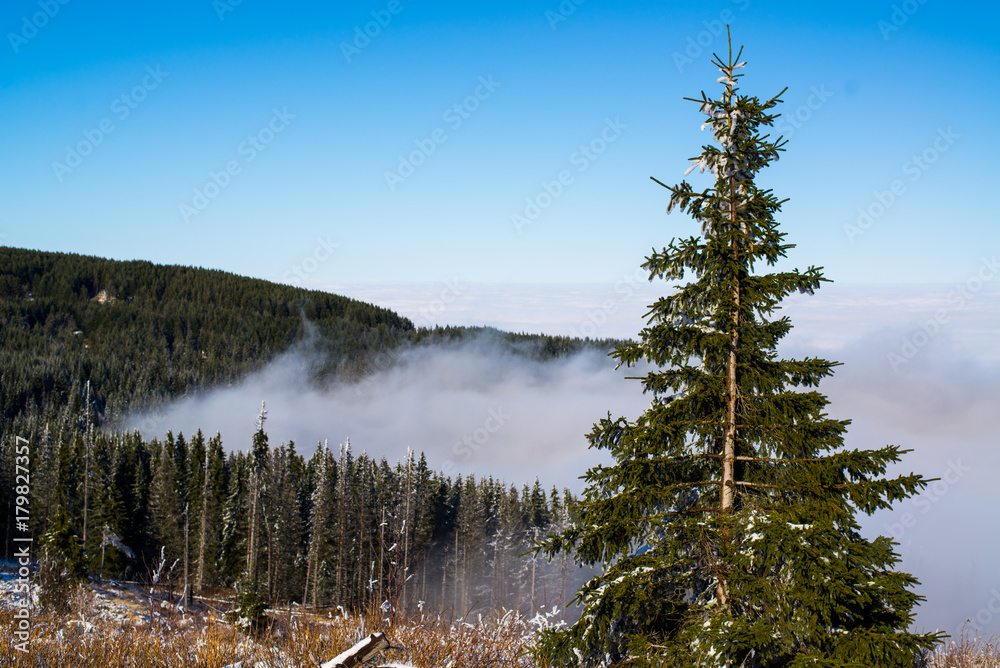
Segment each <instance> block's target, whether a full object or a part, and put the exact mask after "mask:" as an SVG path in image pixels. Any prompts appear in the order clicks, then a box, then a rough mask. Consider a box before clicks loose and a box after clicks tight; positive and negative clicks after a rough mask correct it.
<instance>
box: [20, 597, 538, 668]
mask: <svg viewBox="0 0 1000 668" xmlns="http://www.w3.org/2000/svg"><path fill="white" fill-rule="evenodd" d="M133 593H134V594H135V595H133V596H129V595H127V594H128V592H122V591H120V590H113V591H109V589H108V588H105V589H103V590H94V591H90V590H86V589H81V590H79V591H78V592H77V593H76V594H74V597H73V601H72V604H71V612H70V613H69V614H65V615H58V616H57V615H53V614H48V613H39V614H37V615H33V617H32V620H31V621H32V625H31V639H30V641H29V644H28V648H29V652H28V653H27V654H25V653H23V652H20V651H18V650H17V649H15V647H14V644H13V643H12V642H10V636H9V634H5V635H7V636H8V640H7V642H4V643H0V666H10V667H11V668H21V667H28V666H31V667H35V666H60V667H61V666H70V665H72V666H74V667H79V668H111V667H115V668H118V667H124V666H128V667H132V668H152V667H154V666H156V667H160V666H164V667H166V666H170V667H171V668H175V667H176V668H182V667H184V668H186V667H188V666H190V667H191V668H196V667H197V668H224V667H225V666H233V668H236V666H239V668H250V667H252V666H256V667H259V668H265V667H267V668H293V667H294V668H298V667H300V666H303V667H310V668H312V667H315V666H316V665H318V663H320V662H324V661H329V660H330V659H332V658H333V657H334V656H336V655H337V654H340V653H341V652H342V651H344V650H345V649H347V648H349V647H351V646H353V645H354V644H355V643H356V642H358V641H359V640H361V639H363V638H364V637H365V636H367V635H368V634H369V633H371V632H373V631H383V632H385V633H386V635H387V636H388V637H389V639H390V640H391V641H392V643H393V646H394V647H401V648H403V649H392V650H389V651H387V652H386V653H385V655H384V656H383V657H381V658H382V659H383V660H384V661H385V662H390V663H402V664H409V665H412V666H416V667H417V668H445V667H446V666H448V667H450V668H466V667H467V668H491V667H493V666H496V667H497V668H500V666H503V667H505V668H507V667H509V666H513V667H515V668H517V667H518V666H523V667H527V666H529V665H530V664H531V662H530V660H529V659H528V657H527V656H526V655H525V650H526V648H527V646H528V645H529V644H530V642H531V638H532V637H533V635H534V631H535V629H536V624H533V623H532V622H530V621H529V620H527V619H525V618H524V617H523V616H521V615H518V614H517V613H515V612H507V613H504V614H501V615H499V616H494V617H492V618H485V617H484V618H482V619H480V618H477V619H475V620H473V621H471V622H469V623H467V622H462V621H458V622H453V621H450V620H448V619H446V618H445V617H444V616H443V615H439V614H422V615H419V616H417V617H414V618H410V619H406V620H400V621H394V620H392V619H389V618H380V617H373V616H368V617H367V618H364V619H359V618H355V617H345V616H343V615H339V616H338V615H336V614H335V613H325V614H323V615H318V614H302V613H292V612H278V613H275V614H273V615H272V616H271V617H270V625H269V627H268V628H267V629H264V630H262V631H261V632H260V633H259V634H257V635H256V636H254V637H251V636H247V635H245V634H243V633H240V632H239V631H237V630H236V629H235V628H234V627H233V625H231V624H228V623H225V622H222V621H220V615H219V614H217V613H216V611H213V610H211V609H209V608H206V607H202V609H201V610H200V611H196V612H192V613H182V612H180V611H178V610H177V609H176V608H164V607H162V605H161V606H156V605H154V606H150V605H149V604H148V603H146V604H143V602H142V595H141V593H139V592H133ZM119 594H125V595H119ZM0 627H2V628H4V629H13V628H15V620H14V617H13V612H11V611H9V610H5V611H2V612H0Z"/></svg>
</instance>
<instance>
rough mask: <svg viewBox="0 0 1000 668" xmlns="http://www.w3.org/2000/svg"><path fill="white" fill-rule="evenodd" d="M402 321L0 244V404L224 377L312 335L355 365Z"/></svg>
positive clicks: (72, 399)
mask: <svg viewBox="0 0 1000 668" xmlns="http://www.w3.org/2000/svg"><path fill="white" fill-rule="evenodd" d="M412 331H413V324H412V323H411V322H410V321H409V320H407V319H406V318H402V317H400V316H399V315H397V314H395V313H393V312H392V311H390V310H388V309H384V308H379V307H376V306H372V305H370V304H366V303H363V302H359V301H355V300H352V299H348V298H346V297H340V296H337V295H332V294H328V293H325V292H319V291H313V290H304V289H301V288H295V287H291V286H287V285H278V284H275V283H269V282H267V281H263V280H259V279H253V278H245V277H241V276H236V275H234V274H229V273H226V272H222V271H215V270H207V269H193V268H189V267H179V266H157V265H154V264H152V263H150V262H142V261H131V262H119V261H114V260H105V259H101V258H96V257H87V256H82V255H73V254H65V253H47V252H40V251H31V250H21V249H15V248H6V247H0V409H2V411H3V415H4V416H5V417H7V418H10V417H12V416H14V415H16V414H18V413H21V412H22V411H24V410H31V409H33V408H42V407H44V406H46V405H52V404H55V405H65V404H67V403H69V404H72V403H76V402H78V400H79V397H80V395H81V393H82V392H83V389H84V388H83V386H84V384H85V383H86V381H87V380H89V381H90V383H91V393H92V398H93V399H94V401H95V405H96V406H97V408H98V410H99V412H101V413H106V412H108V411H111V412H116V411H120V410H123V409H125V408H126V407H127V406H128V405H130V404H132V405H134V404H139V405H143V404H146V403H149V402H150V401H156V400H158V399H163V398H167V397H170V396H175V395H178V394H183V393H184V392H187V391H189V390H191V389H194V388H197V387H201V386H208V385H214V384H218V383H225V382H231V381H233V380H235V379H237V378H239V377H241V376H242V375H244V374H245V373H247V372H248V371H251V370H253V369H255V368H259V367H260V366H261V365H262V364H264V363H266V362H267V361H268V360H270V359H271V358H272V357H273V356H274V355H275V354H276V353H278V352H281V351H282V350H285V349H287V348H288V347H289V346H290V345H292V344H293V343H294V342H295V341H296V340H300V339H303V338H305V337H307V336H309V335H312V336H313V337H314V338H315V339H316V340H317V342H318V343H317V345H319V346H320V348H321V350H322V351H323V352H324V353H327V354H326V355H325V356H324V357H325V359H326V364H325V367H324V368H323V369H321V370H318V371H319V373H320V374H321V375H328V374H340V373H344V374H356V373H360V372H363V371H364V368H365V366H366V364H367V363H368V361H369V360H371V358H372V356H373V355H376V354H378V353H379V352H380V351H385V350H390V349H393V348H395V347H397V346H398V345H399V344H400V343H401V342H402V341H404V340H405V339H406V338H407V336H408V335H409V334H411V333H412Z"/></svg>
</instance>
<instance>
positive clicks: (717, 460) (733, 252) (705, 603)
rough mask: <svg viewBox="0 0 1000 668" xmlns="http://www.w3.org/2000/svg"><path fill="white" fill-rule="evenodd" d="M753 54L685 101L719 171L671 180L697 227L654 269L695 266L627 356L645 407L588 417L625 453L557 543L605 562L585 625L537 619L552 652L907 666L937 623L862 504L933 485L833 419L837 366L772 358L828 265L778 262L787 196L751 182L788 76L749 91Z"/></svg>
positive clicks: (662, 659)
mask: <svg viewBox="0 0 1000 668" xmlns="http://www.w3.org/2000/svg"><path fill="white" fill-rule="evenodd" d="M739 58H740V54H737V55H736V58H735V59H734V58H733V53H732V48H730V49H729V55H728V59H727V60H725V61H723V60H722V59H720V58H719V57H718V56H716V57H715V60H714V61H713V62H714V64H715V65H716V66H717V67H718V68H719V71H720V72H721V73H722V76H721V77H719V79H718V83H720V84H721V85H722V87H723V90H722V93H721V96H720V97H719V98H718V99H714V98H710V97H708V96H707V95H706V94H705V93H702V95H701V98H699V99H692V100H691V101H693V102H695V103H696V104H697V105H698V106H699V108H700V110H701V112H702V113H704V114H706V115H707V116H708V120H707V121H706V122H705V124H704V125H703V126H702V129H703V130H704V129H706V128H708V129H710V130H711V132H712V135H713V138H714V143H712V144H710V145H706V146H704V147H703V150H702V153H701V155H699V156H698V157H696V158H694V159H692V163H693V164H692V165H691V168H690V169H688V172H687V173H690V172H691V171H692V170H693V169H695V168H699V167H700V168H701V170H702V171H705V170H708V171H709V172H711V174H713V175H714V184H713V186H712V187H709V188H707V189H705V190H702V191H697V190H695V189H694V188H693V187H692V186H691V185H690V184H689V183H687V182H681V183H680V185H677V186H665V185H664V184H662V183H661V184H660V185H664V187H665V188H667V189H668V190H669V191H670V202H669V205H668V208H667V211H668V212H669V211H670V210H672V209H675V208H676V209H679V210H680V211H681V212H683V213H686V214H688V215H689V216H690V217H691V218H693V219H694V220H695V221H697V223H699V224H700V227H701V236H697V237H690V238H686V239H674V240H673V241H672V242H671V243H670V245H669V246H668V247H667V248H664V249H663V250H662V251H659V252H656V251H654V252H653V253H652V255H650V256H649V257H648V258H647V259H646V262H645V264H644V265H643V267H644V268H645V269H646V270H648V271H649V274H650V280H653V279H654V278H660V279H667V280H673V281H681V280H682V279H684V278H685V277H688V280H689V282H686V283H683V284H679V285H676V286H675V288H674V290H673V291H672V292H671V293H670V294H669V296H666V297H663V298H661V299H659V300H658V301H656V302H655V303H654V304H653V305H652V306H651V311H650V313H649V314H648V320H647V326H646V327H645V329H643V331H642V332H641V334H640V337H639V341H638V342H631V343H628V344H626V345H624V346H622V347H620V348H618V349H617V350H616V351H615V353H614V356H615V357H616V359H617V360H618V361H619V363H620V364H624V365H626V366H630V367H631V366H635V365H637V364H640V363H648V364H649V365H650V368H651V369H652V370H650V371H649V372H648V373H646V375H645V376H643V377H642V378H641V380H642V385H643V389H644V391H645V392H646V393H649V394H651V395H652V397H653V400H652V403H651V405H650V407H649V409H648V410H646V411H645V413H643V414H642V416H640V417H639V418H638V419H637V420H635V421H634V422H630V421H627V420H625V419H624V418H618V419H612V417H611V415H610V414H609V415H608V418H607V419H603V420H601V421H600V422H599V423H598V424H596V425H595V426H594V430H593V431H592V433H591V434H590V437H589V438H590V442H591V446H592V447H597V448H602V449H606V450H609V451H610V453H611V454H612V455H613V457H614V459H615V462H614V464H613V465H610V466H607V467H605V466H598V467H596V468H593V469H591V470H590V471H589V472H588V473H587V475H586V479H587V481H588V488H587V490H586V494H585V497H584V498H583V499H582V500H581V502H580V503H579V504H578V505H577V507H576V515H575V517H574V522H573V524H572V526H571V527H570V528H569V529H567V530H565V531H563V532H561V533H559V534H556V535H555V536H554V537H553V538H551V539H550V540H548V541H547V542H546V543H544V545H543V549H544V551H545V552H547V553H548V554H549V555H550V556H554V555H555V554H557V553H560V552H565V551H567V550H571V549H575V550H576V555H577V558H578V560H579V561H581V562H583V563H586V564H591V565H599V566H602V567H603V570H604V573H603V574H602V575H600V576H597V577H595V578H593V579H592V580H591V581H590V582H588V583H587V584H586V585H584V587H583V588H582V589H581V590H580V592H579V593H578V599H579V601H580V602H581V603H582V604H583V606H584V611H583V615H582V617H581V618H580V620H579V622H577V623H576V624H574V625H573V626H572V627H570V628H568V629H565V630H561V631H552V632H548V633H546V634H543V637H542V638H541V640H540V642H539V644H538V646H537V652H538V654H539V656H540V658H542V659H543V660H545V661H546V662H549V663H556V664H560V663H563V664H582V665H599V664H611V663H619V662H626V661H628V662H635V663H638V664H648V665H664V666H734V667H735V666H740V667H744V668H755V667H764V666H768V667H770V666H805V665H809V666H894V667H900V668H903V667H904V666H905V667H906V668H910V667H911V666H913V665H914V660H915V659H916V658H918V657H919V656H920V654H921V652H922V651H923V650H925V649H927V648H929V647H931V646H932V645H933V643H934V642H935V640H936V639H937V637H936V636H934V635H930V634H927V635H916V634H911V633H909V632H907V631H906V629H907V627H908V625H909V624H910V622H911V621H912V612H911V611H912V608H913V606H914V604H915V603H917V602H918V601H919V600H920V597H919V596H917V595H916V594H915V593H913V591H912V587H913V586H914V585H915V584H916V581H915V580H914V578H912V577H911V576H909V575H907V574H904V573H901V572H899V571H897V570H896V564H897V562H898V559H899V558H898V556H897V555H896V554H895V552H894V550H893V543H892V542H891V541H890V540H889V539H888V538H885V537H878V538H875V539H874V540H868V539H866V538H864V537H862V535H861V532H860V527H859V525H858V523H857V520H856V516H857V515H858V513H866V514H867V513H872V512H874V511H876V510H878V509H880V508H887V507H889V506H890V505H891V504H892V503H893V502H894V501H898V500H900V499H904V498H906V497H908V496H911V495H913V494H915V493H917V492H918V491H919V490H920V489H922V488H923V487H924V486H925V485H926V483H927V481H926V480H924V479H923V478H921V477H920V476H917V475H914V474H910V475H904V476H899V477H896V478H887V477H886V476H885V473H886V469H887V467H888V466H889V465H890V464H892V463H894V462H897V461H899V459H900V455H902V454H903V453H904V452H906V451H904V450H901V449H900V448H899V447H897V446H886V447H883V448H880V449H876V450H848V449H846V448H845V447H844V443H843V434H844V432H845V430H846V428H847V426H848V421H840V420H833V419H831V418H829V417H828V416H827V415H826V413H825V412H824V411H825V407H826V405H827V399H826V397H825V396H823V395H822V394H820V393H819V392H818V391H817V390H816V389H815V388H816V386H817V385H818V383H819V382H820V381H821V380H822V379H823V378H825V377H827V376H829V375H831V374H832V372H833V368H834V367H835V366H836V365H837V363H835V362H830V361H827V360H824V359H819V358H806V359H781V358H779V356H778V353H777V346H778V343H779V341H780V340H781V339H782V338H783V337H784V336H785V335H786V334H787V333H788V332H789V330H790V329H791V323H790V321H789V319H788V318H787V317H778V316H777V315H775V311H776V310H778V309H779V308H780V307H779V304H780V302H781V300H782V299H783V298H784V297H786V296H787V295H789V294H791V293H793V292H796V291H799V292H806V293H812V292H813V291H814V290H815V289H817V288H818V287H819V286H820V284H821V282H822V281H825V280H826V279H824V278H823V277H822V274H821V273H820V270H819V269H818V268H816V267H810V268H809V269H807V270H805V271H803V272H799V271H797V270H796V271H781V272H777V271H772V272H770V273H768V272H767V269H766V268H767V267H771V266H772V265H774V264H775V263H776V262H777V261H778V260H779V259H780V258H783V257H784V256H785V255H786V251H787V250H788V249H789V248H791V247H792V246H791V245H790V244H786V243H785V241H784V239H785V234H784V233H783V232H780V231H779V229H778V224H777V222H776V221H775V215H776V214H777V213H778V212H779V210H780V208H781V205H782V203H783V201H782V200H779V199H778V198H777V197H775V195H774V194H773V193H772V192H771V191H770V190H765V189H762V188H760V187H759V186H758V185H757V184H756V182H755V179H756V177H757V175H758V173H759V172H760V171H761V170H762V169H763V168H764V167H766V166H768V165H769V164H770V163H771V162H773V161H775V160H777V159H778V156H779V153H780V152H781V151H782V150H783V147H784V144H785V142H784V141H783V140H782V139H781V138H780V137H779V138H777V139H772V138H771V137H770V135H768V134H766V128H767V127H770V126H772V125H773V123H774V121H775V119H776V118H777V114H776V113H774V111H773V110H774V108H775V107H776V105H777V104H778V103H779V102H780V96H781V94H782V93H783V92H784V91H782V93H779V94H778V95H777V96H775V97H773V98H770V99H767V100H764V101H761V100H760V99H758V98H757V97H753V96H749V95H744V94H742V93H740V91H739V87H738V80H739V78H740V77H741V76H742V75H741V74H738V71H739V70H740V69H741V68H742V67H743V66H744V65H745V63H742V62H739ZM687 173H686V174H685V176H686V175H687ZM654 180H655V179H654ZM658 183H659V182H658Z"/></svg>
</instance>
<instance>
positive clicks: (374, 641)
mask: <svg viewBox="0 0 1000 668" xmlns="http://www.w3.org/2000/svg"><path fill="white" fill-rule="evenodd" d="M389 645H390V643H389V639H388V638H386V637H385V634H384V633H382V632H381V631H379V632H376V633H373V634H371V635H370V636H368V637H367V638H365V639H364V640H362V641H361V642H359V643H358V644H356V645H355V646H354V647H352V648H351V649H349V650H347V651H345V652H341V653H340V654H338V655H337V656H335V657H333V659H331V660H330V661H327V662H326V663H324V664H322V665H321V667H320V668H358V667H359V666H363V665H364V664H365V663H367V662H368V661H371V660H372V659H374V658H375V655H376V654H378V653H379V652H381V651H383V650H387V649H389Z"/></svg>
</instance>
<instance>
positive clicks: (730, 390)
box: [716, 53, 740, 608]
mask: <svg viewBox="0 0 1000 668" xmlns="http://www.w3.org/2000/svg"><path fill="white" fill-rule="evenodd" d="M731 60H732V53H730V61H731ZM729 99H731V98H728V97H727V102H728V101H729ZM732 124H733V118H732V115H731V114H730V117H729V127H730V130H731V129H732ZM736 208H737V201H736V180H735V179H734V178H733V177H732V176H730V177H729V216H730V222H731V223H732V229H733V230H735V229H736V224H737V219H736ZM734 239H735V237H734ZM739 255H740V249H739V245H738V242H736V241H734V242H733V256H734V260H735V262H734V265H735V266H737V267H738V266H739ZM732 290H733V292H732V297H733V310H732V314H731V315H732V330H731V332H730V341H729V359H728V360H727V362H726V422H725V424H726V431H725V441H724V443H723V450H722V508H721V510H722V514H724V515H725V514H728V513H730V512H732V510H733V502H734V490H735V487H736V484H735V474H736V399H737V383H736V363H737V355H736V350H737V347H738V345H739V326H740V279H739V277H738V276H736V277H734V278H733V288H732ZM723 538H724V539H725V540H726V541H727V542H728V539H729V536H728V535H725V534H724V535H723ZM716 598H717V600H718V602H719V606H720V607H722V608H725V607H726V604H727V602H728V599H729V597H728V595H727V592H726V583H725V579H724V578H721V577H720V578H719V582H718V585H717V590H716Z"/></svg>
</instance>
